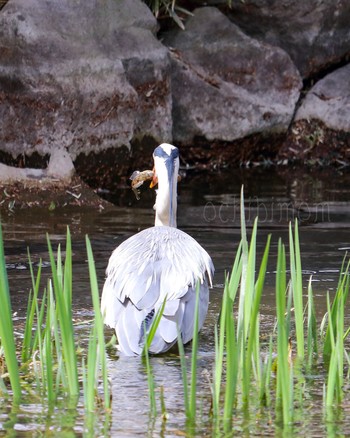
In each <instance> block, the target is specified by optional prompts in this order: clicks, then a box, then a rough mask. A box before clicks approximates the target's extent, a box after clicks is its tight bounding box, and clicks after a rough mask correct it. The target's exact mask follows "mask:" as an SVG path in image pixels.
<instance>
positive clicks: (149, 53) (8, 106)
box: [0, 0, 172, 171]
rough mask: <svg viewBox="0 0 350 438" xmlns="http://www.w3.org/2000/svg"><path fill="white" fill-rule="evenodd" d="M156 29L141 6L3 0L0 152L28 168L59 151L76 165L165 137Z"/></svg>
mask: <svg viewBox="0 0 350 438" xmlns="http://www.w3.org/2000/svg"><path fill="white" fill-rule="evenodd" d="M156 30H157V22H156V20H155V18H154V17H153V15H152V14H151V12H150V10H149V9H148V8H147V7H146V5H145V4H144V3H142V2H141V1H140V0H118V1H115V0H105V1H103V2H96V1H95V0H84V1H80V0H78V1H74V2H72V1H70V0H51V1H50V2H47V1H42V0H9V2H8V3H7V4H6V6H5V7H4V8H3V9H2V10H1V12H0V150H1V151H2V154H7V156H11V157H12V158H13V159H14V161H16V158H17V157H22V156H23V155H24V156H26V157H27V164H28V162H29V161H30V157H31V156H35V157H44V159H43V162H46V161H47V160H48V159H49V156H50V155H51V154H52V152H53V150H55V149H56V148H59V149H60V150H63V149H65V150H66V151H68V153H69V155H70V157H71V158H72V159H73V160H77V158H78V157H81V155H82V154H84V155H87V156H89V154H97V153H102V152H104V153H106V151H107V150H110V151H112V154H115V155H118V150H121V149H123V148H122V147H124V149H126V150H128V151H129V152H130V148H131V145H132V144H133V143H135V144H136V145H137V144H139V142H140V139H141V138H142V137H144V136H146V137H148V138H149V139H151V140H152V141H153V144H155V143H157V142H159V141H164V140H171V128H172V123H171V94H170V91H169V90H170V77H169V68H170V60H169V56H168V51H167V49H166V48H165V47H164V46H163V45H162V44H161V43H160V42H159V41H158V40H157V38H156V36H155V33H156ZM152 141H151V142H152ZM123 156H126V153H125V152H124V155H123ZM28 157H29V158H28ZM28 160H29V161H28ZM116 161H118V160H116ZM119 161H120V160H119ZM8 164H9V163H8ZM10 164H13V163H10ZM42 164H43V163H42ZM87 164H90V166H91V167H92V164H93V163H92V160H91V159H88V160H85V162H84V166H85V165H87ZM82 168H83V166H82ZM85 170H86V171H87V169H85Z"/></svg>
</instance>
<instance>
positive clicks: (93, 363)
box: [84, 324, 98, 412]
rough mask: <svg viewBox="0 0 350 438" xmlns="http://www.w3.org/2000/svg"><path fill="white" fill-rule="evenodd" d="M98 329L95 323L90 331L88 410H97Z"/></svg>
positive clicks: (87, 386)
mask: <svg viewBox="0 0 350 438" xmlns="http://www.w3.org/2000/svg"><path fill="white" fill-rule="evenodd" d="M97 339H98V335H97V329H96V325H95V324H93V326H92V329H91V331H90V337H89V346H88V357H87V375H86V386H85V388H84V396H85V410H86V411H87V412H94V411H95V408H96V406H95V394H96V393H97V388H96V385H97V381H98V380H97V365H98V358H97Z"/></svg>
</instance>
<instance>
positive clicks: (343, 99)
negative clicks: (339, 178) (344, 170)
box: [280, 65, 350, 165]
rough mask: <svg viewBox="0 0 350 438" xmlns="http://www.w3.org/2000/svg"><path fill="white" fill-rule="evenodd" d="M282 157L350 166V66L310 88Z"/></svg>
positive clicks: (298, 111) (284, 146)
mask: <svg viewBox="0 0 350 438" xmlns="http://www.w3.org/2000/svg"><path fill="white" fill-rule="evenodd" d="M280 157H289V158H294V159H297V160H300V161H305V160H307V161H312V162H314V161H315V160H316V161H317V162H319V163H320V164H329V163H334V164H340V165H344V164H346V165H350V65H347V66H345V67H342V68H340V69H338V70H336V71H334V72H333V73H330V74H328V75H327V76H325V77H324V78H323V79H321V80H320V81H318V82H317V83H316V84H315V85H314V86H313V87H312V88H311V89H310V90H309V92H308V93H307V95H306V97H305V98H304V100H303V101H302V103H301V105H300V107H299V108H298V110H297V112H296V115H295V118H294V121H293V125H292V127H291V129H290V132H289V135H288V138H287V140H286V142H285V144H284V145H283V147H282V149H281V151H280Z"/></svg>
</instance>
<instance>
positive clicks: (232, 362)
mask: <svg viewBox="0 0 350 438" xmlns="http://www.w3.org/2000/svg"><path fill="white" fill-rule="evenodd" d="M225 289H227V285H226V288H225ZM224 293H225V291H224ZM226 294H227V295H228V292H226ZM232 307H233V302H232V300H231V299H230V297H229V296H228V297H227V305H226V306H225V309H226V318H225V326H226V327H225V331H226V387H225V401H224V431H225V433H229V432H230V431H231V429H232V413H233V406H234V401H235V396H236V387H237V378H238V367H239V357H240V354H239V351H238V349H239V344H238V341H237V339H236V334H235V321H234V318H233V311H232Z"/></svg>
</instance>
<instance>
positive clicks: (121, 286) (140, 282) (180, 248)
mask: <svg viewBox="0 0 350 438" xmlns="http://www.w3.org/2000/svg"><path fill="white" fill-rule="evenodd" d="M213 271H214V268H213V264H212V261H211V258H210V257H209V255H208V253H207V252H206V251H205V250H204V249H203V248H202V247H201V246H200V245H199V244H198V242H196V240H195V239H193V238H192V237H191V236H189V235H188V234H186V233H184V232H183V231H181V230H178V229H177V228H173V227H167V226H156V227H152V228H148V229H146V230H143V231H141V232H140V233H137V234H135V235H134V236H132V237H130V238H129V239H127V240H126V241H124V242H123V243H122V244H121V245H119V246H118V247H117V248H116V249H115V250H114V252H113V253H112V255H111V257H110V260H109V263H108V267H107V271H106V273H107V278H106V282H105V285H104V288H103V293H102V300H101V309H102V313H103V314H104V319H105V323H106V324H107V325H109V326H110V327H113V328H115V330H116V333H117V337H118V341H119V345H120V349H121V351H122V352H123V353H125V354H128V355H133V354H140V353H141V351H142V341H143V330H144V329H143V322H144V321H145V320H147V318H149V315H150V312H152V311H153V310H154V311H155V312H157V310H158V309H159V308H160V307H161V305H162V303H163V302H164V299H166V305H165V309H164V312H163V316H162V319H161V322H160V324H159V327H158V329H157V333H156V336H155V338H154V340H153V342H152V345H151V348H150V351H151V352H153V353H159V352H162V351H166V350H168V349H169V348H170V347H171V346H172V345H173V344H174V343H175V342H176V339H177V326H178V327H179V330H180V332H181V334H182V338H183V341H184V342H185V343H186V342H188V341H189V340H191V338H192V334H193V317H194V306H195V288H196V283H197V281H199V282H200V305H199V311H200V315H199V326H200V327H201V326H202V325H203V322H204V319H205V315H206V313H207V308H208V302H209V284H211V279H212V275H213ZM200 327H199V328H200Z"/></svg>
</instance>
